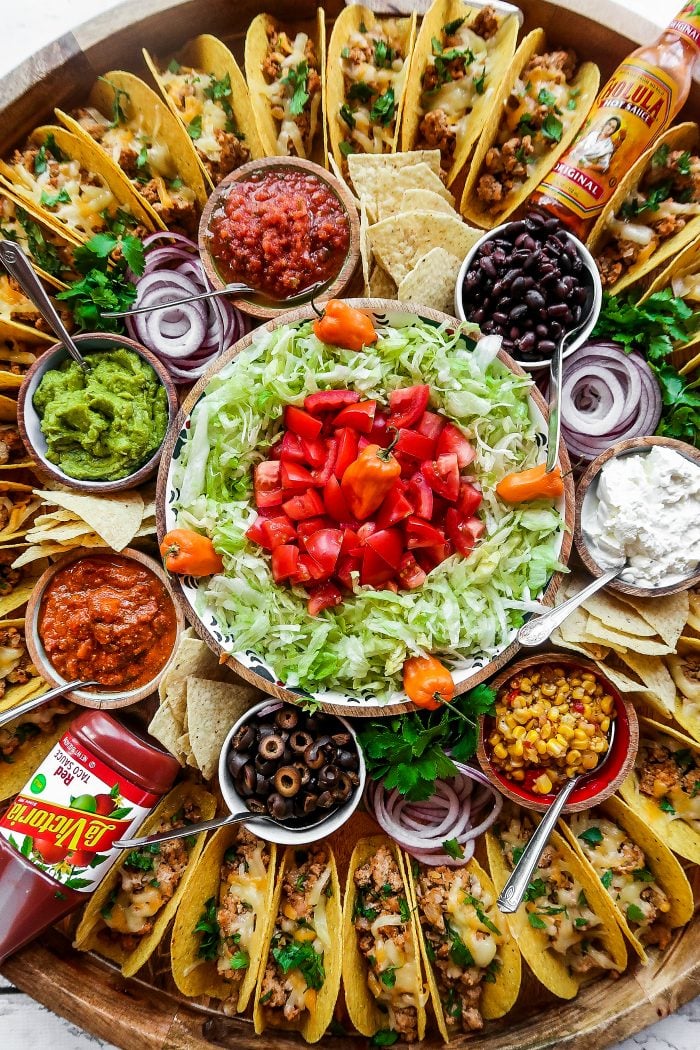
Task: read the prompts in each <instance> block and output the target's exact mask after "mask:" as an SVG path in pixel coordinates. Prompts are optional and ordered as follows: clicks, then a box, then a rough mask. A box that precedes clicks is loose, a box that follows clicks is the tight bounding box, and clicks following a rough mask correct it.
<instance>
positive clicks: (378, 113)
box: [369, 87, 396, 127]
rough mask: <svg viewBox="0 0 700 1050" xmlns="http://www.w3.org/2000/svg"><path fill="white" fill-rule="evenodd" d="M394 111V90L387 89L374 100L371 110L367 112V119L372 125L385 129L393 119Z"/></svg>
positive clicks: (391, 88)
mask: <svg viewBox="0 0 700 1050" xmlns="http://www.w3.org/2000/svg"><path fill="white" fill-rule="evenodd" d="M395 111H396V101H395V98H394V89H393V87H389V88H387V89H386V91H385V92H384V94H383V95H380V96H379V98H377V99H375V101H374V103H373V105H372V108H371V110H370V111H369V119H370V120H371V121H372V122H373V123H377V124H381V125H382V127H386V126H387V125H388V124H391V122H392V120H393V119H394V113H395Z"/></svg>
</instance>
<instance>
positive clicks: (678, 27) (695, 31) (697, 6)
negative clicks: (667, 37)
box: [668, 0, 700, 51]
mask: <svg viewBox="0 0 700 1050" xmlns="http://www.w3.org/2000/svg"><path fill="white" fill-rule="evenodd" d="M668 28H669V29H670V30H671V31H672V32H674V33H678V35H679V36H682V37H684V38H685V39H686V40H688V41H689V42H690V43H691V44H694V45H695V47H696V48H697V49H698V50H699V51H700V3H697V2H696V0H690V3H688V4H686V5H685V7H684V8H683V10H682V11H680V12H679V13H678V14H677V15H676V17H675V18H674V19H673V21H672V22H671V24H670V25H669V27H668Z"/></svg>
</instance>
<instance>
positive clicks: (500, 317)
mask: <svg viewBox="0 0 700 1050" xmlns="http://www.w3.org/2000/svg"><path fill="white" fill-rule="evenodd" d="M492 317H493V320H494V321H495V322H496V324H507V323H508V314H504V313H501V311H500V310H496V312H495V313H494V314H493V315H492Z"/></svg>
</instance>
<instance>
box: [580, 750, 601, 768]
mask: <svg viewBox="0 0 700 1050" xmlns="http://www.w3.org/2000/svg"><path fill="white" fill-rule="evenodd" d="M581 765H582V766H583V768H584V769H595V767H596V766H597V765H598V757H597V755H594V754H593V753H592V752H591V751H587V752H586V753H585V755H583V756H582V757H581Z"/></svg>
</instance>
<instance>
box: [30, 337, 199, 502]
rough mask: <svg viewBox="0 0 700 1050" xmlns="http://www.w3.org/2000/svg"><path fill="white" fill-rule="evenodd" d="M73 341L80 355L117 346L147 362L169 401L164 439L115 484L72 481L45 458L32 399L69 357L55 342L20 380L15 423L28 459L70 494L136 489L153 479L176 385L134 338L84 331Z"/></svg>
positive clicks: (172, 413) (174, 412)
mask: <svg viewBox="0 0 700 1050" xmlns="http://www.w3.org/2000/svg"><path fill="white" fill-rule="evenodd" d="M73 338H74V340H75V342H76V343H77V344H78V348H79V349H80V350H81V352H82V353H91V352H93V353H94V352H95V351H99V350H116V349H118V348H119V347H125V348H126V349H127V350H133V351H134V353H136V354H138V355H139V357H141V358H143V360H144V361H147V362H148V364H149V365H150V366H151V368H152V369H153V371H154V372H155V374H156V375H157V377H158V379H159V380H160V383H161V385H162V386H163V387H164V388H165V392H166V394H167V398H168V426H167V427H166V431H165V434H164V435H163V440H162V441H161V443H160V445H159V446H158V448H157V449H156V451H155V452H154V453H153V455H152V456H151V458H150V459H149V460H148V461H147V462H146V463H144V464H143V466H141V467H139V468H138V470H135V471H134V472H133V474H128V475H127V476H126V477H125V478H118V479H117V480H116V481H81V480H79V479H77V478H71V477H70V476H69V475H68V474H65V473H64V472H63V471H62V470H61V468H60V467H58V466H57V465H56V464H55V463H51V462H50V461H49V460H48V459H47V458H46V441H45V440H44V436H43V434H42V432H41V425H40V421H39V416H38V413H37V411H36V409H35V408H34V404H33V400H34V394H35V392H36V388H37V387H38V385H39V383H40V382H41V380H42V379H43V377H44V374H45V373H46V372H50V371H51V370H52V369H54V368H56V367H57V366H58V365H59V364H61V362H62V361H65V360H66V359H67V358H68V357H69V354H68V351H67V350H66V348H65V347H64V346H63V344H62V343H54V344H53V346H50V347H49V348H48V349H47V350H46V351H45V352H44V353H43V354H42V355H41V357H39V358H37V360H36V361H35V362H34V364H33V365H32V366H31V368H30V369H29V371H28V372H27V374H26V376H25V377H24V379H23V380H22V386H21V387H20V390H19V394H18V395H17V424H18V426H19V432H20V435H21V437H22V441H23V442H24V446H25V448H26V449H27V452H28V453H29V455H30V457H31V458H32V459H33V460H35V461H36V463H37V473H38V474H39V476H40V477H41V476H46V477H47V478H48V479H49V482H48V483H50V484H55V485H59V486H60V487H61V488H64V489H72V491H73V492H84V493H87V494H90V495H101V494H103V493H105V492H125V491H126V490H127V489H134V488H137V487H138V486H139V485H142V484H143V482H144V481H148V479H149V478H152V477H153V475H154V474H155V473H156V471H157V470H158V464H159V463H160V457H161V453H162V449H163V445H164V444H165V439H166V437H167V435H168V431H169V429H170V427H171V426H172V422H173V419H174V418H175V416H176V415H177V409H178V399H177V390H176V388H175V384H174V383H173V381H172V379H171V377H170V373H169V372H168V370H167V368H166V367H165V365H163V364H162V363H161V362H160V361H159V360H158V358H157V357H156V356H155V355H154V354H152V353H151V352H150V350H147V349H146V348H145V346H141V344H140V343H136V342H135V341H134V340H133V339H127V338H126V336H123V335H115V334H112V333H108V332H85V333H83V334H82V335H76V336H74V337H73Z"/></svg>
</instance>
